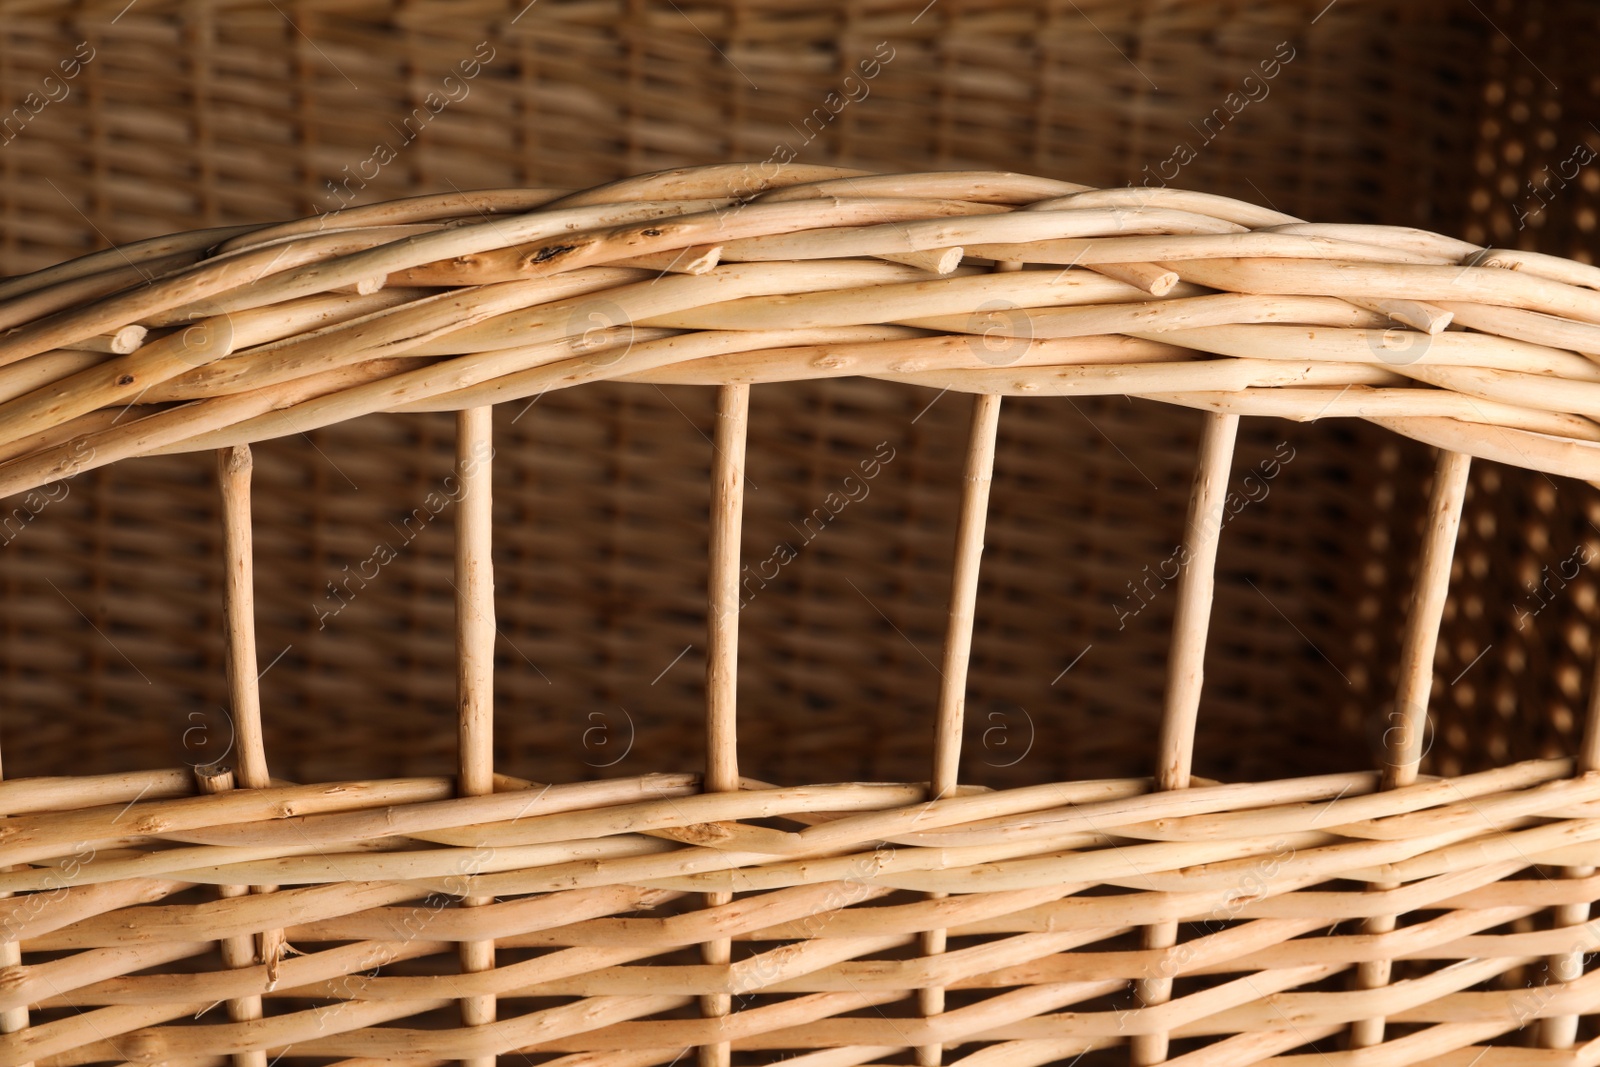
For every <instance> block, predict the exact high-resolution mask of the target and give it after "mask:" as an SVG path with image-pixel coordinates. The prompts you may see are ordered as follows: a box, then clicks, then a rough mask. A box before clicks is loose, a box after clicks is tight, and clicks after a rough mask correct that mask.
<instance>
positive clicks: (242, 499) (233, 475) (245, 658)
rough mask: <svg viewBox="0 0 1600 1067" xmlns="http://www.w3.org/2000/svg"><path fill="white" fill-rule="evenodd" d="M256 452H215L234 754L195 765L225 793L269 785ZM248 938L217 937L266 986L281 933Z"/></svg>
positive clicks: (245, 1060)
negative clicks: (262, 974)
mask: <svg viewBox="0 0 1600 1067" xmlns="http://www.w3.org/2000/svg"><path fill="white" fill-rule="evenodd" d="M254 470H255V457H254V456H253V455H252V453H251V451H250V446H249V445H233V446H230V447H228V448H223V449H219V450H218V451H217V486H218V488H219V489H220V490H221V495H222V571H223V575H222V583H223V584H222V610H223V622H224V626H225V629H226V633H227V649H226V653H225V660H226V665H227V673H228V706H229V708H230V709H231V712H230V714H231V722H232V724H233V752H234V758H235V762H236V764H237V766H236V769H235V770H234V771H232V772H231V773H229V772H227V771H226V770H225V768H222V767H220V766H214V767H209V768H197V769H196V774H197V776H198V784H199V786H200V788H201V790H202V791H203V792H223V791H226V790H229V789H233V788H235V787H238V788H244V789H266V788H268V787H269V786H271V785H272V776H271V774H269V773H268V771H267V748H266V739H265V738H264V736H263V735H262V731H261V678H260V675H259V673H258V671H257V669H256V665H257V662H258V661H257V658H256V599H255V598H256V594H255V531H254V526H253V519H252V516H251V510H250V480H251V476H252V474H253V473H254ZM272 889H273V887H272V886H265V885H256V886H250V887H248V889H246V888H245V887H242V886H240V887H225V888H224V889H223V890H220V892H221V894H222V895H223V896H224V897H225V898H231V897H235V896H242V895H244V894H245V893H246V892H250V893H270V892H272ZM253 940H254V942H255V943H254V946H253V947H254V951H251V950H250V949H249V948H248V947H247V946H246V945H245V944H244V943H242V942H241V941H240V940H238V939H228V940H225V941H223V942H222V945H221V951H222V957H223V962H224V963H225V964H226V965H227V966H229V967H248V966H250V965H251V964H252V963H253V962H255V960H256V959H259V960H260V961H261V963H262V964H264V965H265V966H266V968H267V988H268V989H271V988H273V987H274V986H276V985H277V984H278V967H279V965H280V964H281V963H282V962H283V931H282V930H264V931H262V932H261V934H260V935H259V936H257V937H256V938H254V939H253ZM228 1015H229V1018H231V1019H233V1020H234V1021H235V1022H248V1021H250V1020H253V1019H259V1018H261V1017H262V1005H261V998H260V997H244V998H241V999H238V1000H233V1001H229V1002H228ZM265 1063H266V1054H265V1053H264V1052H242V1053H238V1054H236V1055H235V1056H234V1064H235V1067H263V1065H264V1064H265Z"/></svg>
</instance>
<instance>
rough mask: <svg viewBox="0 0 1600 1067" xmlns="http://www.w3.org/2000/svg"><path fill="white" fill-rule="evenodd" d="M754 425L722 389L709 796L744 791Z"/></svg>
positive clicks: (718, 1057)
mask: <svg viewBox="0 0 1600 1067" xmlns="http://www.w3.org/2000/svg"><path fill="white" fill-rule="evenodd" d="M749 428H750V387H749V386H748V385H723V386H718V387H717V425H716V431H715V434H714V438H713V447H714V448H715V454H714V455H713V457H712V469H711V559H710V577H709V580H708V582H707V599H708V600H709V608H710V610H709V612H708V613H707V615H708V618H707V627H706V779H705V789H706V792H708V793H732V792H737V791H738V789H739V740H738V688H739V686H738V682H739V540H740V531H741V527H742V525H743V522H744V469H745V464H744V454H745V438H746V436H747V433H748V431H749ZM732 901H733V894H732V893H707V894H706V905H707V906H708V907H717V906H719V905H722V904H728V903H731V902H732ZM700 952H701V958H702V959H704V960H705V962H706V963H709V964H715V965H717V966H720V967H723V968H726V967H727V965H728V963H729V962H730V961H731V960H732V959H733V943H732V942H731V941H728V940H727V939H719V940H716V941H710V942H707V943H706V944H704V945H702V946H701V947H700ZM732 1008H733V1002H732V998H731V997H729V995H728V994H726V993H711V994H708V995H706V996H703V997H701V998H700V1010H701V1013H702V1014H703V1015H705V1016H706V1017H707V1018H712V1019H715V1018H721V1017H722V1016H724V1015H727V1014H728V1012H729V1011H730V1010H732ZM730 1055H731V1054H730V1050H729V1046H728V1043H727V1042H725V1041H724V1042H719V1043H717V1044H712V1045H702V1046H701V1048H700V1064H701V1067H728V1062H729V1059H730Z"/></svg>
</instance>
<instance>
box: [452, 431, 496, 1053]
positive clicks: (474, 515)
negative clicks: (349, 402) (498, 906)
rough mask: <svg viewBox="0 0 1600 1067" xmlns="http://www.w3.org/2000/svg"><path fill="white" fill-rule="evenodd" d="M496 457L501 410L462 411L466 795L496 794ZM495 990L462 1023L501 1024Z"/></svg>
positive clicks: (460, 691) (460, 640) (459, 463)
mask: <svg viewBox="0 0 1600 1067" xmlns="http://www.w3.org/2000/svg"><path fill="white" fill-rule="evenodd" d="M493 456H494V409H493V408H492V407H488V406H485V407H476V408H465V409H463V410H461V411H458V412H456V477H457V478H458V479H460V483H461V499H460V500H459V501H458V502H457V503H456V508H457V510H456V558H455V587H456V701H457V704H458V715H457V724H458V728H459V730H460V736H459V740H458V752H459V756H460V761H461V767H460V777H459V779H458V782H457V786H458V789H459V791H460V793H461V795H462V796H469V797H470V796H483V795H484V794H487V793H492V792H494V638H495V625H494V563H493V561H492V559H491V557H490V548H491V542H492V530H493V521H492V518H491V513H492V509H491V504H492V503H493V497H492V495H491V492H490V485H491V474H492V467H491V466H490V460H491V458H492V457H493ZM492 903H494V898H493V897H465V898H463V899H462V901H461V905H462V907H469V908H471V907H480V906H482V905H485V904H492ZM461 970H462V971H463V972H464V973H467V974H476V973H477V972H479V971H492V970H494V942H493V941H463V942H462V943H461ZM495 1015H496V1012H495V998H494V997H493V996H492V995H484V996H471V997H463V998H462V1000H461V1024H462V1025H463V1026H483V1025H485V1024H488V1023H492V1022H494V1021H495ZM461 1062H462V1064H463V1065H464V1067H494V1063H495V1057H494V1056H493V1055H485V1056H472V1057H469V1058H467V1059H463V1060H462V1061H461Z"/></svg>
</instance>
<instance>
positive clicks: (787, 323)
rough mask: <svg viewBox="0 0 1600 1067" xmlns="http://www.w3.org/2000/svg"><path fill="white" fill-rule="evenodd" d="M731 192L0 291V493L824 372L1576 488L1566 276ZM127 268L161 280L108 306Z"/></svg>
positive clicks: (985, 211) (457, 221)
mask: <svg viewBox="0 0 1600 1067" xmlns="http://www.w3.org/2000/svg"><path fill="white" fill-rule="evenodd" d="M752 180H753V179H752V175H751V171H750V169H749V168H748V167H744V166H729V167H723V168H708V169H703V170H699V171H689V172H682V173H679V172H669V173H664V174H663V175H660V176H656V177H647V178H642V179H637V180H630V181H625V182H622V183H618V184H616V185H612V186H607V187H604V188H602V189H599V190H595V191H592V192H590V193H586V194H580V195H577V196H570V197H566V198H563V199H558V198H557V196H556V194H552V193H542V192H531V193H519V192H504V193H483V194H474V195H473V196H471V197H463V196H444V197H426V198H421V199H419V200H416V201H410V202H398V203H396V204H394V205H392V206H391V205H378V206H375V207H371V208H352V209H349V210H347V211H345V212H343V213H342V214H341V215H340V216H338V217H337V223H338V228H337V229H333V228H332V227H330V224H329V218H330V217H329V216H322V217H319V218H316V219H313V220H310V221H308V222H304V223H295V224H289V225H285V226H279V227H272V228H267V229H261V230H256V231H254V232H250V233H241V232H239V231H237V230H222V231H198V232H197V233H196V234H194V235H192V236H181V237H177V238H170V239H169V238H162V239H157V240H153V241H149V242H144V243H141V244H138V245H133V246H128V247H125V248H122V249H118V250H114V251H111V252H106V253H98V254H96V255H95V256H91V257H87V258H85V259H83V260H79V261H75V262H74V263H72V264H69V265H65V266H63V267H61V268H57V269H53V270H51V271H46V272H41V273H38V274H35V275H29V276H27V277H25V278H22V279H18V280H16V281H13V282H11V283H8V284H7V285H6V286H4V287H3V288H0V296H4V297H6V298H7V303H6V304H5V305H4V306H3V307H0V316H4V321H5V322H7V323H8V324H9V325H10V326H11V328H12V329H11V333H10V334H9V335H8V336H7V337H6V338H5V339H4V340H3V342H0V360H3V361H4V362H5V363H6V364H7V365H8V367H9V368H10V369H9V370H8V371H7V379H6V381H5V393H6V395H7V396H8V397H9V398H10V399H8V400H7V401H6V403H5V405H4V406H3V407H0V417H4V418H5V420H6V441H5V442H3V447H4V453H3V454H4V456H5V458H6V462H5V464H4V466H3V467H0V493H4V494H12V493H16V492H19V491H22V490H25V489H30V488H33V487H36V486H39V485H43V484H45V483H46V482H48V481H50V480H52V479H55V478H59V477H63V476H68V475H74V474H78V473H82V472H83V471H86V470H92V469H94V468H95V467H98V466H101V465H103V464H106V463H109V462H112V461H114V460H117V459H121V458H124V457H127V456H134V455H146V454H152V453H161V452H171V451H182V450H193V449H199V448H216V447H222V446H226V445H233V444H244V443H248V442H250V441H255V440H261V439H265V438H269V437H275V436H282V435H284V434H288V433H296V432H304V431H305V430H308V429H313V428H317V427H320V426H324V425H329V424H331V423H335V422H339V421H344V420H348V419H350V418H354V417H356V416H359V415H363V414H367V413H370V412H375V411H385V410H440V409H443V410H454V409H459V408H463V407H468V406H472V405H475V404H481V403H486V402H496V401H500V400H508V399H518V398H526V397H530V396H534V395H537V394H539V393H540V392H542V391H544V390H547V389H549V388H552V387H554V388H564V387H570V386H573V385H578V384H582V383H584V382H589V381H596V380H607V379H614V378H615V379H623V380H630V381H647V382H658V383H672V384H700V385H706V384H719V383H729V382H746V383H749V382H763V381H782V380H795V379H804V378H814V377H829V376H837V375H846V374H848V375H861V376H868V377H877V378H883V379H887V380H891V381H902V382H908V383H911V384H918V385H928V386H932V387H934V388H943V389H953V390H957V391H964V392H986V393H999V394H1012V395H1032V394H1037V395H1097V394H1105V393H1116V394H1126V395H1134V396H1144V397H1150V398H1154V399H1160V400H1164V401H1170V402H1177V403H1182V404H1185V405H1187V406H1191V407H1199V408H1203V409H1205V410H1212V411H1219V412H1232V413H1239V414H1260V415H1279V416H1284V417H1289V418H1300V419H1318V418H1323V417H1330V418H1340V417H1351V416H1357V417H1362V418H1367V419H1369V420H1372V421H1377V422H1379V423H1381V424H1382V425H1385V426H1388V427H1390V428H1392V429H1395V430H1397V431H1398V432H1401V433H1403V434H1405V435H1407V436H1411V437H1414V438H1416V439H1418V440H1422V441H1425V442H1427V443H1429V444H1435V445H1439V446H1441V447H1451V448H1455V449H1457V450H1459V451H1464V452H1468V453H1471V454H1474V455H1479V456H1483V457H1485V458H1491V459H1495V460H1497V461H1500V462H1504V463H1507V464H1512V465H1517V466H1523V467H1527V468H1529V469H1534V470H1542V471H1546V472H1548V473H1553V474H1563V475H1567V476H1569V477H1579V478H1584V479H1586V480H1600V460H1597V459H1596V457H1597V456H1600V449H1596V448H1594V447H1593V445H1592V443H1591V442H1593V441H1595V440H1597V439H1600V431H1596V430H1595V429H1594V426H1593V424H1592V423H1591V422H1590V421H1589V419H1588V418H1587V416H1588V415H1591V414H1593V413H1594V411H1595V407H1596V405H1595V404H1594V402H1593V401H1592V400H1591V398H1590V392H1589V390H1588V386H1589V385H1590V384H1593V383H1595V382H1597V381H1600V371H1597V370H1596V369H1595V366H1594V362H1595V361H1594V360H1592V359H1586V358H1583V356H1582V355H1580V354H1579V353H1589V354H1592V355H1596V356H1600V329H1597V328H1596V327H1597V325H1600V296H1597V295H1596V293H1595V290H1594V288H1593V287H1594V286H1595V285H1596V283H1597V282H1600V268H1592V267H1588V266H1585V265H1582V264H1578V263H1575V262H1571V261H1566V260H1560V259H1556V258H1553V257H1548V256H1542V255H1539V254H1537V253H1519V252H1509V251H1497V250H1488V249H1484V248H1480V247H1477V246H1473V245H1469V244H1467V243H1465V242H1461V241H1455V240H1452V239H1449V238H1445V237H1441V236H1438V235H1433V234H1428V233H1424V232H1420V231H1406V230H1401V229H1394V228H1384V227H1363V226H1338V225H1316V224H1308V223H1304V222H1301V221H1300V220H1297V219H1294V218H1292V217H1290V216H1285V215H1282V214H1280V213H1277V212H1274V211H1270V210H1267V209H1263V208H1256V207H1253V206H1250V205H1245V204H1242V203H1239V202H1236V201H1227V200H1224V199H1222V198H1216V197H1211V196H1207V195H1206V194H1198V193H1189V192H1184V191H1179V190H1134V189H1128V190H1087V189H1085V188H1084V187H1081V186H1073V185H1070V184H1068V183H1064V182H1056V181H1048V180H1045V179H1034V178H1020V177H1014V176H1007V175H1000V174H956V173H951V174H938V175H923V176H905V177H866V176H861V175H859V174H855V173H852V172H842V171H835V170H831V169H827V168H808V167H793V168H790V169H788V170H786V171H784V172H783V177H782V179H781V187H779V188H776V189H775V190H774V191H773V192H770V193H767V194H765V195H763V196H760V197H758V198H756V199H755V200H753V201H749V202H746V201H741V200H736V199H732V197H734V196H736V195H737V194H738V192H739V191H740V190H741V189H744V188H745V187H746V186H747V183H749V182H751V181H752ZM770 184H772V185H774V186H779V185H780V183H778V182H773V183H770ZM630 201H636V202H637V203H630ZM537 205H545V206H544V207H543V209H542V210H541V211H536V212H530V213H527V214H513V213H515V212H518V211H527V210H528V209H529V208H532V207H534V206H537ZM492 215H506V216H507V217H504V218H495V217H491V216H492ZM674 216H681V217H678V218H674ZM669 219H671V220H672V221H668V220H669ZM211 249H215V250H216V251H217V252H218V253H219V254H218V255H212V256H210V257H209V258H206V257H207V255H208V250H211ZM963 251H964V252H965V257H966V258H967V259H969V260H972V259H976V260H979V261H980V262H981V261H985V260H987V261H989V262H994V261H1005V262H1026V263H1033V264H1039V265H1043V266H1054V267H1057V268H1058V269H1056V270H1053V271H1050V272H1048V273H1046V272H1042V271H1040V272H1027V273H1025V274H1023V275H1021V276H1020V277H1018V278H1014V279H1013V278H1006V277H983V276H981V272H980V271H978V270H977V268H975V267H970V266H969V267H959V266H957V264H958V263H959V262H960V261H961V260H962V258H963V255H962V253H963ZM169 257H171V259H172V260H175V261H176V262H170V261H168V260H169ZM863 257H867V258H863ZM871 257H877V258H876V259H874V258H871ZM146 259H149V260H153V261H158V262H161V264H162V266H164V267H165V268H166V269H167V270H169V271H170V272H171V273H170V274H169V275H167V276H164V277H158V278H156V279H154V280H153V281H151V282H150V283H149V284H148V285H144V286H141V287H139V288H137V289H132V290H129V291H127V292H122V293H118V292H117V290H118V289H121V288H124V287H126V286H127V285H128V284H129V283H130V282H132V281H134V280H137V279H139V278H140V277H141V272H140V271H139V270H137V269H135V268H136V267H137V265H138V263H139V262H141V261H143V260H146ZM898 260H907V261H909V262H898ZM126 261H132V265H130V263H129V262H126ZM719 261H721V262H722V266H721V267H716V264H717V263H718V262H719ZM188 263H195V264H196V266H194V267H193V268H185V266H184V264H188ZM1074 267H1080V268H1088V269H1079V270H1073V269H1071V268H1074ZM1113 275H1116V276H1113ZM1180 278H1181V279H1182V285H1181V287H1178V286H1179V285H1180V283H1179V279H1180ZM1122 279H1131V280H1122ZM440 288H444V289H447V290H449V289H459V290H460V292H459V293H458V294H452V293H450V292H446V293H442V294H440V293H436V292H435V290H438V289H440ZM1153 292H1154V293H1155V294H1156V295H1157V296H1158V297H1159V299H1158V301H1151V300H1149V299H1148V298H1149V297H1150V296H1151V295H1152V293H1153ZM99 294H108V295H105V296H103V297H102V298H101V299H99V300H97V301H95V302H93V303H87V304H84V303H82V302H83V301H84V299H85V298H86V297H92V296H96V295H99ZM80 305H81V306H80ZM1452 320H1453V321H1454V323H1455V324H1456V325H1457V326H1465V327H1468V328H1467V329H1465V330H1446V329H1445V327H1446V326H1448V325H1449V324H1450V323H1451V322H1452ZM130 324H132V326H131V329H132V330H134V331H137V340H130V339H129V338H130V335H129V333H128V331H129V329H130ZM145 328H154V329H156V330H157V331H159V333H158V335H157V337H156V339H154V340H147V339H146V335H145V333H144V329H145ZM685 331H688V332H685ZM942 331H954V332H951V333H944V332H942ZM930 336H932V337H934V338H936V339H933V340H930ZM973 338H975V339H973ZM752 342H753V343H752ZM133 345H138V346H139V347H137V348H136V349H135V350H134V351H131V352H127V353H126V354H121V355H118V354H115V352H114V348H115V347H117V346H125V347H132V346H133ZM108 347H110V348H113V351H112V352H101V351H97V349H103V348H108ZM588 350H594V354H586V352H587V351H588ZM758 352H759V353H762V354H761V355H755V354H754V353H758ZM1190 352H1200V353H1210V354H1214V355H1218V356H1223V357H1226V358H1223V359H1207V360H1201V361H1198V362H1197V361H1194V360H1193V359H1191V358H1190V357H1189V355H1188V354H1187V353H1190ZM745 353H751V354H748V355H747V354H745ZM30 358H31V359H32V360H33V362H24V361H25V360H28V359H30ZM1069 368H1070V369H1069ZM52 383H56V384H54V386H53V388H45V387H46V386H51V385H52ZM1412 383H1418V384H1421V385H1425V386H1432V387H1433V388H1410V387H1409V386H1411V384H1412ZM1401 386H1405V387H1406V388H1397V387H1401ZM59 394H65V395H64V396H62V395H59ZM188 401H200V403H194V404H189V403H185V402H188ZM130 405H132V406H131V407H130ZM172 405H177V406H172ZM130 416H136V417H130ZM1471 424H1478V425H1482V426H1492V427H1494V430H1493V432H1489V431H1487V430H1474V429H1473V428H1472V425H1471Z"/></svg>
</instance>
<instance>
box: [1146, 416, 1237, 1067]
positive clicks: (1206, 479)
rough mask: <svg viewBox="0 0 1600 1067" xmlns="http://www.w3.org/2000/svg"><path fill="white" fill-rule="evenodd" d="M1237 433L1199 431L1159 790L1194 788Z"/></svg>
mask: <svg viewBox="0 0 1600 1067" xmlns="http://www.w3.org/2000/svg"><path fill="white" fill-rule="evenodd" d="M1238 437H1239V416H1237V415H1215V414H1213V415H1207V416H1206V422H1205V429H1204V430H1203V431H1202V433H1201V436H1200V466H1199V469H1198V470H1196V471H1195V476H1194V487H1193V488H1192V489H1191V491H1190V493H1189V516H1188V520H1187V522H1186V524H1185V526H1184V534H1183V540H1184V550H1185V551H1184V557H1185V558H1184V562H1183V572H1182V573H1181V574H1180V575H1179V577H1178V601H1177V609H1176V611H1175V613H1174V616H1173V620H1172V650H1171V652H1170V653H1169V655H1170V658H1169V659H1168V661H1167V691H1166V700H1165V706H1164V707H1163V709H1162V714H1161V736H1160V740H1159V742H1158V753H1159V754H1158V756H1157V761H1156V788H1157V789H1187V788H1188V787H1189V777H1190V768H1191V766H1192V765H1193V762H1194V730H1195V721H1196V719H1197V718H1198V717H1199V714H1200V691H1201V687H1202V683H1203V682H1204V680H1205V661H1206V638H1207V636H1208V635H1209V633H1210V630H1211V601H1212V597H1213V595H1214V593H1215V591H1216V582H1217V575H1216V572H1217V541H1218V540H1219V539H1220V538H1221V536H1222V515H1223V501H1224V498H1225V497H1226V495H1227V491H1228V472H1229V470H1230V469H1231V468H1232V466H1233V446H1234V443H1235V442H1236V441H1237V440H1238ZM1177 941H1178V924H1177V923H1175V922H1165V923H1157V924H1156V925H1154V926H1147V927H1145V930H1144V947H1145V948H1147V949H1161V948H1171V947H1172V946H1173V945H1175V944H1177ZM1134 995H1135V996H1136V997H1137V998H1138V1001H1139V1007H1141V1008H1144V1007H1153V1006H1154V1005H1157V1004H1165V1003H1166V1002H1167V1001H1169V1000H1171V999H1172V976H1171V975H1160V976H1156V977H1151V978H1141V979H1139V980H1138V981H1136V982H1135V983H1134ZM1168 1044H1169V1038H1168V1035H1167V1034H1165V1033H1155V1034H1141V1035H1139V1036H1137V1037H1133V1038H1130V1039H1129V1041H1128V1050H1129V1060H1130V1062H1131V1063H1132V1064H1133V1065H1134V1067H1149V1065H1150V1064H1155V1063H1163V1062H1165V1061H1166V1059H1167V1048H1168Z"/></svg>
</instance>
